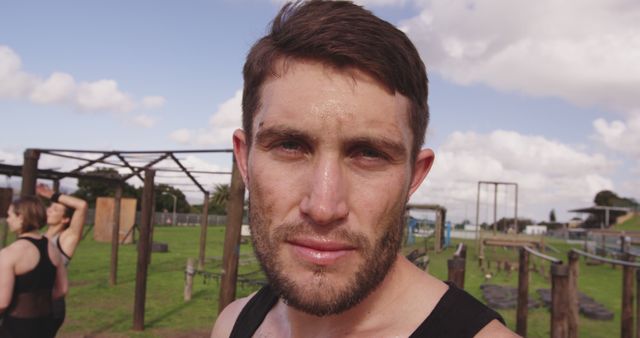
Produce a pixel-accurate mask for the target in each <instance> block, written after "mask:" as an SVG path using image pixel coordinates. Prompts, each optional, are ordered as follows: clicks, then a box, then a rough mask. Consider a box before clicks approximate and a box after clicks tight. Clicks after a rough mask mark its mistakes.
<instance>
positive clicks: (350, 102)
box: [252, 60, 410, 142]
mask: <svg viewBox="0 0 640 338" xmlns="http://www.w3.org/2000/svg"><path fill="white" fill-rule="evenodd" d="M274 73H275V75H274V76H272V77H270V78H269V79H268V80H267V81H266V82H265V84H264V85H263V86H262V90H261V104H260V107H259V109H258V111H257V112H256V115H255V117H254V123H253V130H252V134H254V135H255V134H256V132H258V131H259V130H260V129H261V128H264V127H271V126H273V125H279V124H282V123H285V124H288V125H304V127H305V128H311V129H313V127H315V128H316V129H318V130H320V131H323V132H340V133H342V134H349V133H355V132H358V133H368V134H376V133H385V134H390V135H395V136H397V137H400V138H402V139H403V140H402V141H409V142H410V128H409V122H408V121H409V113H408V112H409V100H408V99H407V98H406V97H405V96H403V95H401V94H399V93H396V92H392V91H390V90H389V89H388V88H387V87H386V86H384V85H383V84H382V83H380V82H379V81H377V80H376V79H374V78H373V77H371V76H370V75H368V74H367V73H365V72H362V71H360V70H358V69H355V68H347V69H336V68H335V67H333V66H330V65H325V64H322V63H319V62H313V61H298V60H296V61H289V62H286V63H285V62H278V63H277V64H276V67H275V71H274ZM354 127H357V128H354ZM405 139H406V140H405Z"/></svg>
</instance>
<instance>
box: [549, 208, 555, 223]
mask: <svg viewBox="0 0 640 338" xmlns="http://www.w3.org/2000/svg"><path fill="white" fill-rule="evenodd" d="M555 221H556V210H555V209H551V212H550V213H549V222H551V223H554V222H555Z"/></svg>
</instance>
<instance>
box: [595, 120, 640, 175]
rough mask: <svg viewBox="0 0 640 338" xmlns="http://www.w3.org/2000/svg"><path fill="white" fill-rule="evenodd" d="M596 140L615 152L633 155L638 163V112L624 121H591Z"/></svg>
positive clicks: (639, 152)
mask: <svg viewBox="0 0 640 338" xmlns="http://www.w3.org/2000/svg"><path fill="white" fill-rule="evenodd" d="M593 128H594V129H595V135H594V137H595V138H596V140H598V141H599V142H601V143H602V144H604V145H605V146H607V147H608V148H610V149H612V150H615V151H617V152H620V153H623V154H628V155H630V156H633V157H634V158H635V159H636V160H637V161H638V162H639V163H640V114H637V115H634V116H631V117H629V118H628V119H627V120H626V121H619V120H614V121H611V122H607V121H606V120H605V119H597V120H595V121H593Z"/></svg>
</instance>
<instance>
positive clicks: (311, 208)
mask: <svg viewBox="0 0 640 338" xmlns="http://www.w3.org/2000/svg"><path fill="white" fill-rule="evenodd" d="M311 172H312V174H311V175H310V176H309V177H310V181H309V182H308V183H307V186H308V187H309V188H308V191H307V192H306V194H305V196H304V197H303V199H302V201H301V202H300V211H301V212H302V213H303V214H304V215H305V216H306V217H307V218H308V219H309V220H310V221H312V222H313V223H314V224H317V225H329V224H332V223H335V222H338V221H341V220H344V219H345V218H346V217H347V216H348V215H349V206H348V203H347V190H348V184H347V182H346V179H345V176H344V173H343V168H342V166H341V165H340V163H339V161H338V159H331V158H322V159H319V160H318V161H316V162H315V163H314V165H313V168H312V171H311Z"/></svg>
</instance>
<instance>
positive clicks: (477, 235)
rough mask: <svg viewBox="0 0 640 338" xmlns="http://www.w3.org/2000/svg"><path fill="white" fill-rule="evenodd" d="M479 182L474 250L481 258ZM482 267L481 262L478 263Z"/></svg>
mask: <svg viewBox="0 0 640 338" xmlns="http://www.w3.org/2000/svg"><path fill="white" fill-rule="evenodd" d="M479 222H480V182H478V195H477V197H476V250H477V254H478V256H482V254H481V253H480V223H479ZM479 264H480V266H482V261H480V262H479Z"/></svg>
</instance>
